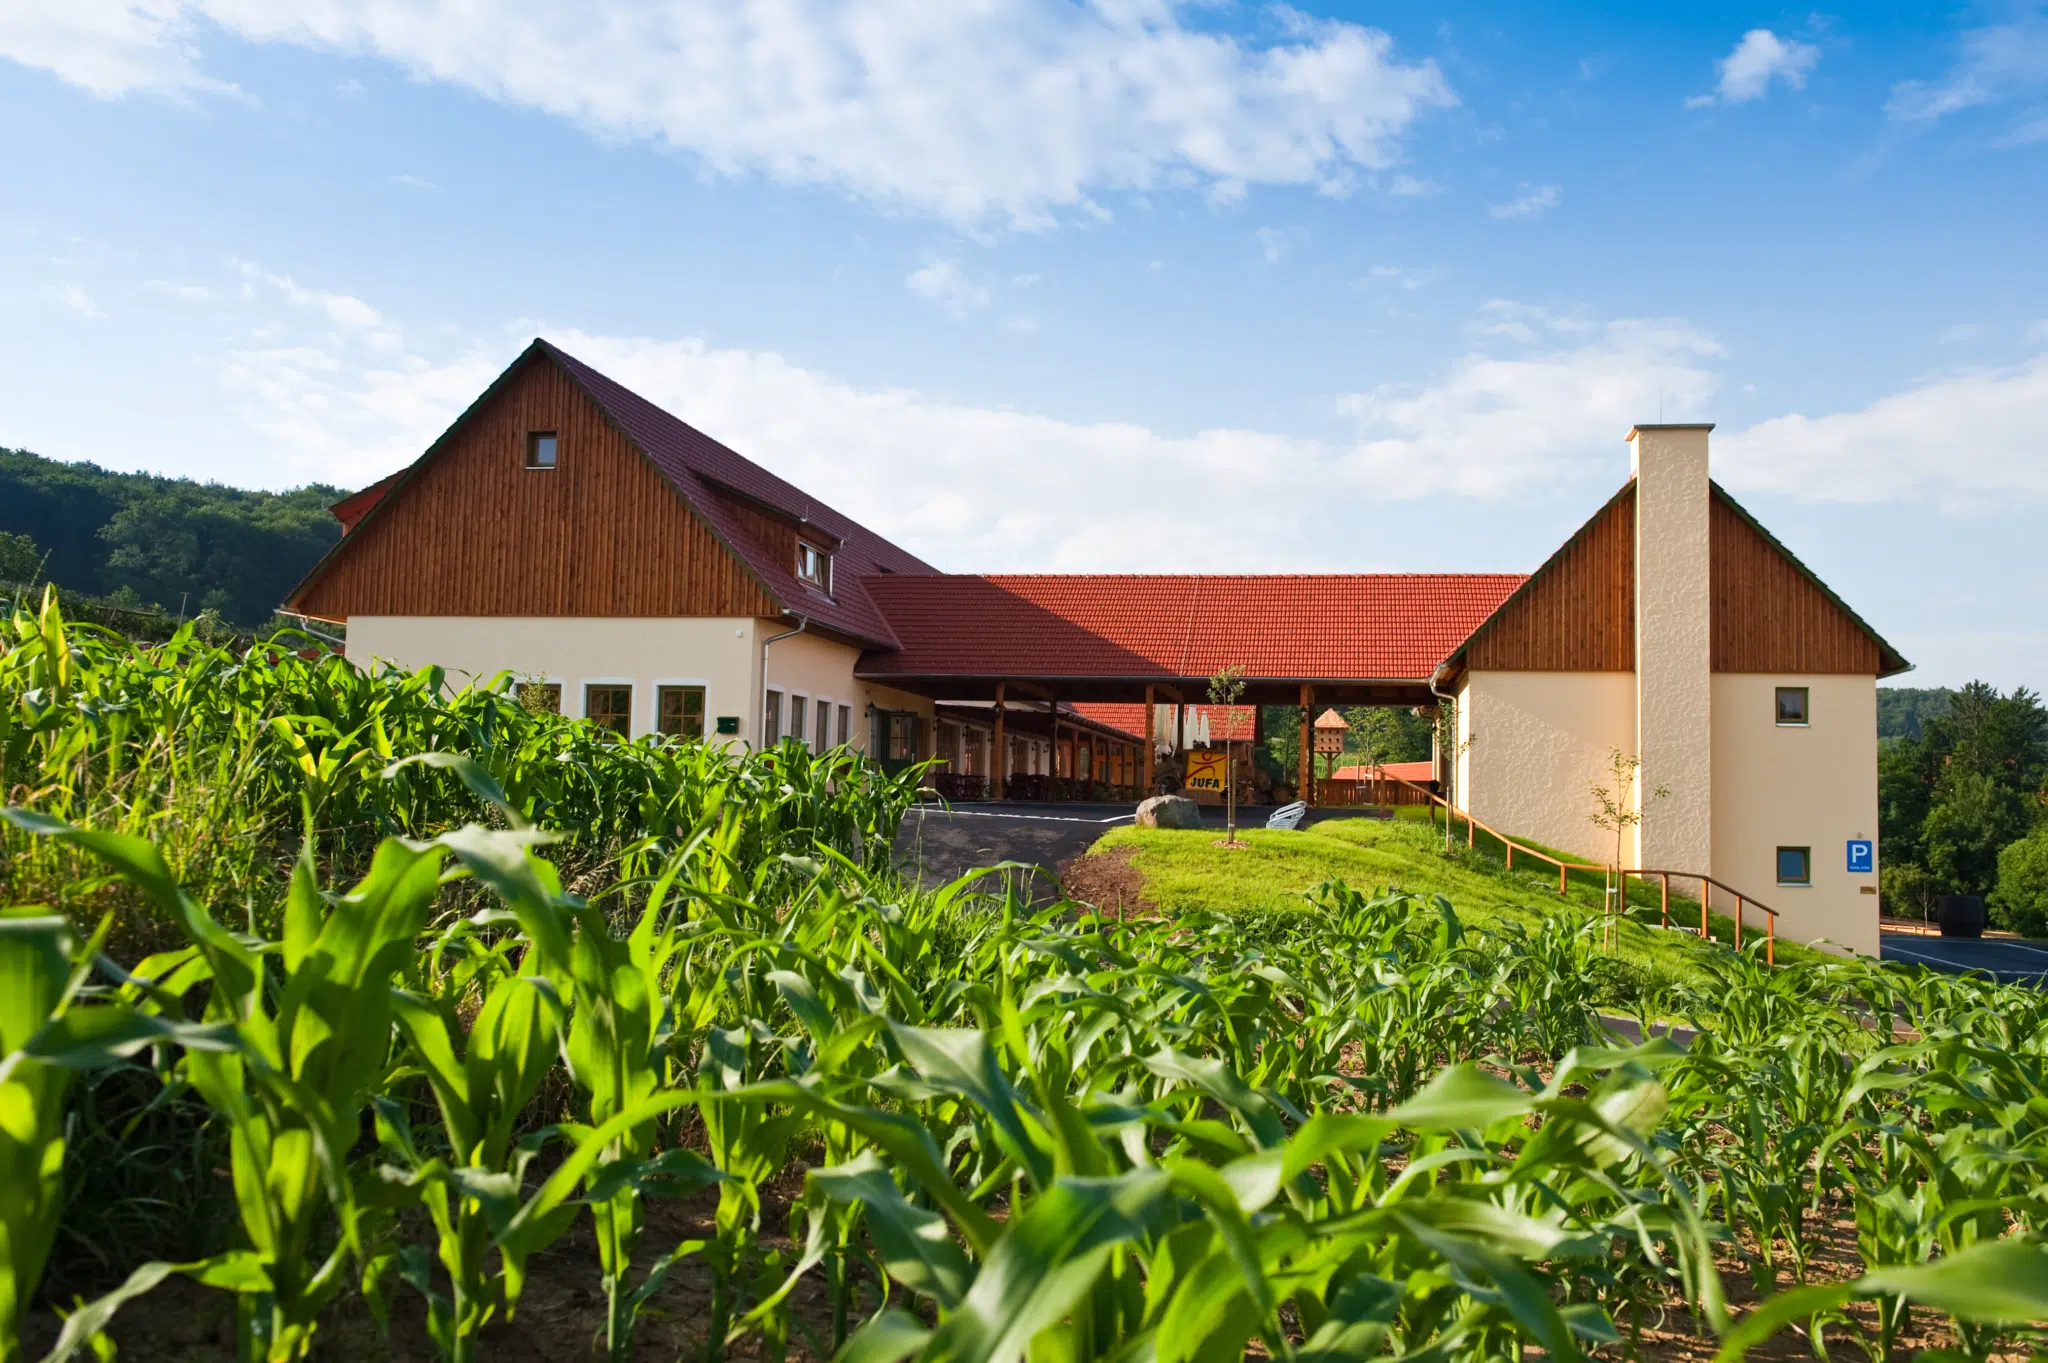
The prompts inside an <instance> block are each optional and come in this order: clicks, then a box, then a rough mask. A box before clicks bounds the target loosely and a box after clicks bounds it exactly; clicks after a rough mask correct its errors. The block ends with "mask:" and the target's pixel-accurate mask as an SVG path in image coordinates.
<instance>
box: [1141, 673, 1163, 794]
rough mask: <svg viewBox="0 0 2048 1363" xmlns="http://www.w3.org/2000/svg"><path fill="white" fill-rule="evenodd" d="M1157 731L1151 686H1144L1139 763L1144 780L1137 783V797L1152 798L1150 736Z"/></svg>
mask: <svg viewBox="0 0 2048 1363" xmlns="http://www.w3.org/2000/svg"><path fill="white" fill-rule="evenodd" d="M1158 732H1159V727H1158V721H1157V720H1156V719H1154V718H1153V714H1152V688H1151V687H1149V686H1148V687H1146V688H1145V757H1144V760H1143V762H1142V763H1141V764H1140V770H1141V774H1142V775H1143V776H1144V780H1142V781H1140V782H1139V783H1138V799H1139V800H1140V801H1143V800H1148V799H1150V798H1152V736H1153V735H1154V734H1156V733H1158Z"/></svg>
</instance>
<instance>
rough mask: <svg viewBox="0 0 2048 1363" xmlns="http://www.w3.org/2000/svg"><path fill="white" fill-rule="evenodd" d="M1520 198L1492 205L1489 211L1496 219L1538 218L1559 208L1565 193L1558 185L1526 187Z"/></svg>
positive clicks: (1488, 207) (1488, 208)
mask: <svg viewBox="0 0 2048 1363" xmlns="http://www.w3.org/2000/svg"><path fill="white" fill-rule="evenodd" d="M1522 189H1523V193H1522V194H1521V196H1520V197H1518V198H1515V199H1510V200H1509V201H1508V202H1506V203H1504V204H1490V205H1488V206H1487V211H1488V212H1490V213H1492V214H1493V216H1494V217H1496V218H1536V217H1541V216H1542V215H1543V214H1545V213H1548V212H1549V211H1550V210H1551V209H1553V208H1555V207H1557V205H1558V201H1559V200H1561V199H1562V198H1563V197H1564V191H1563V190H1561V189H1559V188H1558V187H1557V186H1556V185H1536V186H1534V187H1533V188H1532V187H1530V186H1528V185H1524V186H1523V187H1522Z"/></svg>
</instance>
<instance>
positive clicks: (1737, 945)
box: [1735, 895, 1742, 951]
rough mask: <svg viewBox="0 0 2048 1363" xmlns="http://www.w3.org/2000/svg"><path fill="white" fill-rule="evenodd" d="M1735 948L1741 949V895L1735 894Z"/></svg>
mask: <svg viewBox="0 0 2048 1363" xmlns="http://www.w3.org/2000/svg"><path fill="white" fill-rule="evenodd" d="M1735 949H1736V950H1737V951H1740V950H1742V896H1741V895H1736V896H1735Z"/></svg>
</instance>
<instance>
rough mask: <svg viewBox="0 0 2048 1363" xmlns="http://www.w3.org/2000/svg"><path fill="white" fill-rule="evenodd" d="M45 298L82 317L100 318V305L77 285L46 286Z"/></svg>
mask: <svg viewBox="0 0 2048 1363" xmlns="http://www.w3.org/2000/svg"><path fill="white" fill-rule="evenodd" d="M43 296H44V297H46V298H48V299H49V300H50V301H51V302H53V303H55V304H56V305H57V306H59V307H61V308H68V309H69V310H70V311H72V312H75V313H77V314H78V315H79V316H80V317H98V316H100V315H101V313H100V310H99V305H98V304H96V303H94V302H93V301H92V295H91V294H88V293H87V292H86V291H85V290H84V289H82V288H80V287H79V286H78V285H76V284H45V285H44V286H43Z"/></svg>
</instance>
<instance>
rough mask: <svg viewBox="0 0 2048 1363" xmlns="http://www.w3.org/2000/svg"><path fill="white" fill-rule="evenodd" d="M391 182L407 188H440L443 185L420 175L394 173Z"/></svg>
mask: <svg viewBox="0 0 2048 1363" xmlns="http://www.w3.org/2000/svg"><path fill="white" fill-rule="evenodd" d="M391 183H392V184H394V185H398V186H400V187H402V188H405V189H439V188H440V187H441V186H439V185H437V184H435V183H434V182H433V181H432V180H428V179H423V178H422V177H420V176H418V175H394V176H392V177H391Z"/></svg>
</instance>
